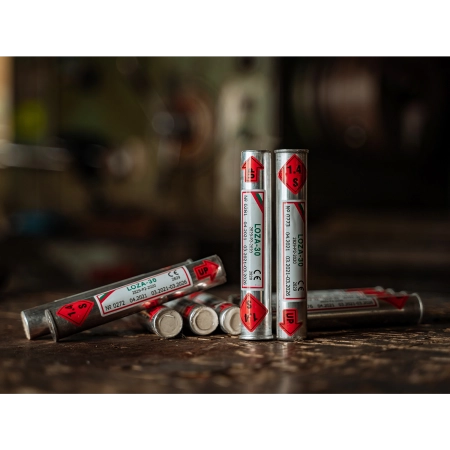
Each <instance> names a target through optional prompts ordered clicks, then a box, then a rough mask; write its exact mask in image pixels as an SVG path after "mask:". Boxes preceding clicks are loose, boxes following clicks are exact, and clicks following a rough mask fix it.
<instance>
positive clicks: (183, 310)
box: [167, 298, 219, 336]
mask: <svg viewBox="0 0 450 450" xmlns="http://www.w3.org/2000/svg"><path fill="white" fill-rule="evenodd" d="M167 306H169V307H170V308H173V309H175V311H178V312H179V313H180V314H181V317H182V318H183V326H184V328H185V329H186V330H187V331H188V332H191V333H194V334H197V335H199V336H206V335H208V334H211V333H212V332H213V331H215V330H216V328H217V326H218V325H219V318H218V316H217V313H216V312H215V311H214V309H212V308H210V307H209V306H205V305H201V304H199V303H196V302H194V301H193V300H189V299H188V298H182V299H179V300H172V301H170V302H169V303H167Z"/></svg>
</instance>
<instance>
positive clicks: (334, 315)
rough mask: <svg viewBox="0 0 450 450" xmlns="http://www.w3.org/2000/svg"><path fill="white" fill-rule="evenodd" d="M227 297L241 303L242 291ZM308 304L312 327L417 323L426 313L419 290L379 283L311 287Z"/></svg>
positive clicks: (309, 320) (233, 301)
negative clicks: (346, 288) (396, 290)
mask: <svg viewBox="0 0 450 450" xmlns="http://www.w3.org/2000/svg"><path fill="white" fill-rule="evenodd" d="M274 295H276V294H274ZM228 301H230V302H232V303H238V302H239V294H233V295H230V296H229V297H228ZM307 306H308V329H309V330H311V331H322V330H328V329H338V328H340V329H345V328H357V327H363V326H368V327H380V326H395V325H416V324H419V323H420V322H421V321H422V316H423V305H422V301H421V299H420V296H419V295H418V294H417V293H413V294H409V293H406V292H404V291H402V292H394V291H393V290H392V289H383V288H379V287H377V288H362V289H360V288H356V289H348V290H344V289H332V290H321V291H308V301H307ZM274 327H276V323H274Z"/></svg>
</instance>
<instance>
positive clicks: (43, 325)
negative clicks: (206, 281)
mask: <svg viewBox="0 0 450 450" xmlns="http://www.w3.org/2000/svg"><path fill="white" fill-rule="evenodd" d="M191 262H193V260H192V259H187V260H186V261H184V262H182V263H178V264H174V265H172V266H167V267H165V268H164V269H158V270H154V271H153V272H148V273H141V274H139V275H136V276H134V277H131V278H127V279H126V280H121V281H117V282H115V283H111V284H108V285H106V286H101V287H98V288H95V289H91V290H89V291H85V292H81V293H79V294H74V295H70V296H69V297H64V298H59V299H56V300H54V301H52V302H48V303H44V304H42V305H39V306H35V307H34V308H30V309H25V310H24V311H22V312H21V313H20V316H21V318H22V324H23V329H24V331H25V336H26V337H27V338H28V339H36V338H38V337H40V336H45V335H47V334H50V328H49V326H48V322H47V319H46V317H45V310H46V309H47V308H50V307H51V306H55V305H57V304H60V305H64V304H66V303H71V302H75V301H77V300H83V299H86V298H88V297H91V296H93V295H96V294H101V293H102V292H106V291H109V290H111V289H114V288H117V287H120V286H124V285H126V284H130V283H133V282H134V281H138V280H142V279H143V278H148V277H150V276H152V275H156V274H158V273H159V272H161V271H163V270H169V269H173V268H175V267H179V266H183V265H184V264H188V263H191Z"/></svg>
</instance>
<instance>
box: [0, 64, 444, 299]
mask: <svg viewBox="0 0 450 450" xmlns="http://www.w3.org/2000/svg"><path fill="white" fill-rule="evenodd" d="M449 77H450V61H449V59H448V58H392V57H391V58H324V57H321V58H311V57H289V58H283V57H274V58H262V57H247V58H242V57H189V58H188V57H179V58H178V57H166V58H163V57H146V58H144V57H139V58H132V57H118V58H111V57H103V58H102V57H98V58H97V57H89V58H88V57H86V58H85V57H48V58H47V57H20V58H11V57H2V58H0V289H1V290H3V292H19V291H20V292H21V293H23V292H33V291H36V290H58V289H60V290H64V291H67V290H74V291H76V290H83V289H89V288H91V287H96V286H101V285H103V284H107V283H110V282H113V281H118V280H121V279H124V278H128V277H130V276H134V275H138V274H140V273H144V272H149V271H151V270H155V269H158V268H161V267H164V266H166V265H169V264H174V263H178V262H181V261H183V260H185V259H187V258H194V259H197V258H203V257H206V256H209V255H211V254H217V255H219V256H220V257H221V258H222V259H223V261H224V264H225V268H226V271H227V275H228V282H229V283H230V284H231V285H235V286H238V284H239V276H240V275H239V274H240V271H239V248H240V245H239V239H240V235H239V215H240V205H239V201H240V200H239V199H240V197H239V189H240V187H239V179H240V164H239V162H240V152H241V150H243V149H259V148H265V149H276V148H308V149H310V153H309V161H308V169H309V177H308V225H309V229H308V232H309V235H308V238H309V241H308V242H309V251H308V253H309V274H308V276H309V288H310V289H322V288H323V289H327V288H334V287H363V286H367V285H383V286H384V287H391V288H394V289H396V290H401V289H405V290H408V291H415V290H416V291H419V292H420V290H436V291H437V290H439V291H447V290H450V276H449V274H450V270H449V269H450V252H449V249H450V214H449V213H450V153H449V142H448V140H449V133H448V131H449V128H448V125H449V117H450V116H449V105H450V101H449V100H450V85H449V83H448V82H447V80H448V79H449Z"/></svg>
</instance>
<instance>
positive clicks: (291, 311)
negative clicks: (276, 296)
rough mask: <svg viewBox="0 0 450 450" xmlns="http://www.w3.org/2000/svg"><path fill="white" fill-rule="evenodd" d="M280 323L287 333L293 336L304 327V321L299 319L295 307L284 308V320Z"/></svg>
mask: <svg viewBox="0 0 450 450" xmlns="http://www.w3.org/2000/svg"><path fill="white" fill-rule="evenodd" d="M278 325H280V328H281V329H282V330H283V331H284V332H285V333H286V334H287V335H289V336H292V335H293V334H294V333H295V332H296V331H297V330H299V329H300V328H301V327H302V325H303V322H300V321H299V320H298V311H297V310H296V309H295V308H287V309H283V321H282V322H280V323H279V324H278Z"/></svg>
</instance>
